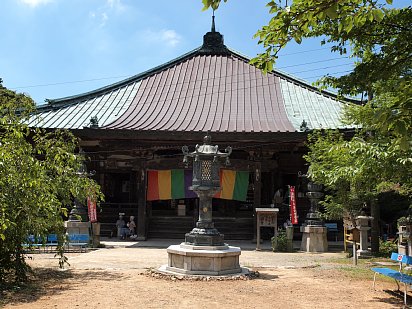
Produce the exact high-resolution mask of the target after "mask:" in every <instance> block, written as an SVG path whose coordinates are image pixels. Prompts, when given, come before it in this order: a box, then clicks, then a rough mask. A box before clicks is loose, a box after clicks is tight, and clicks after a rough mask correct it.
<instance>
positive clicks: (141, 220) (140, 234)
mask: <svg viewBox="0 0 412 309" xmlns="http://www.w3.org/2000/svg"><path fill="white" fill-rule="evenodd" d="M137 176H138V179H137V185H138V199H137V240H146V237H147V232H146V165H145V164H144V163H142V164H141V165H140V169H139V171H138V173H137Z"/></svg>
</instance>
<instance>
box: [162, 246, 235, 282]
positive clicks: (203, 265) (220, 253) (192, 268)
mask: <svg viewBox="0 0 412 309" xmlns="http://www.w3.org/2000/svg"><path fill="white" fill-rule="evenodd" d="M240 252H241V251H240V248H238V247H231V246H228V245H223V246H192V245H187V244H185V243H182V244H180V245H172V246H169V247H168V248H167V253H168V265H167V266H166V267H164V269H165V270H166V271H169V272H174V273H180V274H185V275H205V276H220V275H229V274H236V273H241V272H242V269H241V267H240V266H239V256H240ZM161 270H162V268H161Z"/></svg>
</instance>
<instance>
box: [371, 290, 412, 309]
mask: <svg viewBox="0 0 412 309" xmlns="http://www.w3.org/2000/svg"><path fill="white" fill-rule="evenodd" d="M383 292H384V293H385V295H383V296H382V297H378V296H377V297H374V298H373V301H374V302H383V303H387V304H391V305H397V306H403V297H404V294H403V291H398V290H383ZM406 303H407V304H408V307H407V308H411V305H412V296H410V295H406Z"/></svg>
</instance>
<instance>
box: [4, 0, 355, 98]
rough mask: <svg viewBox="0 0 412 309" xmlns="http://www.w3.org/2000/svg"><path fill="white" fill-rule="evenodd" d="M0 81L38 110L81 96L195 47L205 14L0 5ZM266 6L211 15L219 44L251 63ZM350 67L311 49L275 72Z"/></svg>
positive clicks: (289, 53)
mask: <svg viewBox="0 0 412 309" xmlns="http://www.w3.org/2000/svg"><path fill="white" fill-rule="evenodd" d="M1 2H2V4H1V10H0V28H1V29H2V40H1V41H2V46H1V48H0V78H2V79H3V85H4V86H6V87H8V88H11V89H14V90H16V91H18V92H25V93H27V94H29V95H30V96H31V97H32V98H33V99H34V100H35V102H37V103H38V104H41V103H43V102H44V99H46V98H50V99H53V98H60V97H65V96H70V95H75V94H80V93H83V92H87V91H90V90H93V89H96V88H98V87H102V86H105V85H108V84H111V83H113V82H116V81H119V80H122V79H124V78H127V77H129V76H132V75H135V74H138V73H141V72H143V71H145V70H148V69H150V68H152V67H154V66H157V65H160V64H162V63H165V62H167V61H169V60H172V59H173V58H176V57H178V56H180V55H182V54H184V53H186V52H188V51H191V50H192V49H194V48H196V47H198V46H200V45H201V44H202V39H203V35H204V34H205V33H206V32H207V31H209V30H210V25H211V12H210V11H206V12H202V3H201V0H176V1H170V0H157V1H147V0H2V1H1ZM266 3H267V0H263V1H262V0H253V1H250V0H231V1H229V2H228V3H227V4H224V5H222V6H221V8H220V9H219V10H218V11H217V12H216V28H217V30H218V31H219V32H221V33H222V34H223V35H224V38H225V44H226V45H227V46H228V47H230V48H232V49H234V50H236V51H239V52H240V53H242V54H244V55H246V56H249V57H253V56H255V55H256V54H257V53H259V52H261V51H262V47H261V46H259V45H258V44H257V40H256V39H253V38H252V37H253V34H254V33H255V32H256V31H257V30H258V29H259V28H260V27H261V26H262V25H264V24H266V23H267V21H268V20H269V19H270V15H269V14H268V13H267V8H266V7H265V4H266ZM351 63H352V61H351V59H347V58H345V57H340V56H339V55H338V54H336V53H331V52H330V51H329V50H328V49H327V48H325V47H322V46H320V44H319V41H317V40H309V41H304V43H303V44H301V45H296V44H293V45H291V46H288V47H287V48H286V49H285V50H284V51H282V53H281V57H280V59H279V60H278V63H277V67H278V68H280V69H282V70H283V71H286V72H288V73H289V74H292V75H294V76H296V77H300V78H302V79H305V80H307V81H309V82H312V81H314V80H316V79H317V78H319V77H320V76H321V75H322V74H326V73H337V74H341V73H340V72H344V71H347V70H349V69H350V68H351V66H352V64H351Z"/></svg>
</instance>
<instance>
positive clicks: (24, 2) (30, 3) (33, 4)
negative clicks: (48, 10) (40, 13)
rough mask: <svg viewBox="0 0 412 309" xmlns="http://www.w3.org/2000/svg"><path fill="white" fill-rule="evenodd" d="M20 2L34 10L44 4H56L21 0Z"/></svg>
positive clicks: (40, 0) (38, 0)
mask: <svg viewBox="0 0 412 309" xmlns="http://www.w3.org/2000/svg"><path fill="white" fill-rule="evenodd" d="M20 2H21V3H23V4H26V5H29V6H31V7H33V8H34V7H36V6H39V5H42V4H48V3H51V2H54V0H20Z"/></svg>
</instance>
